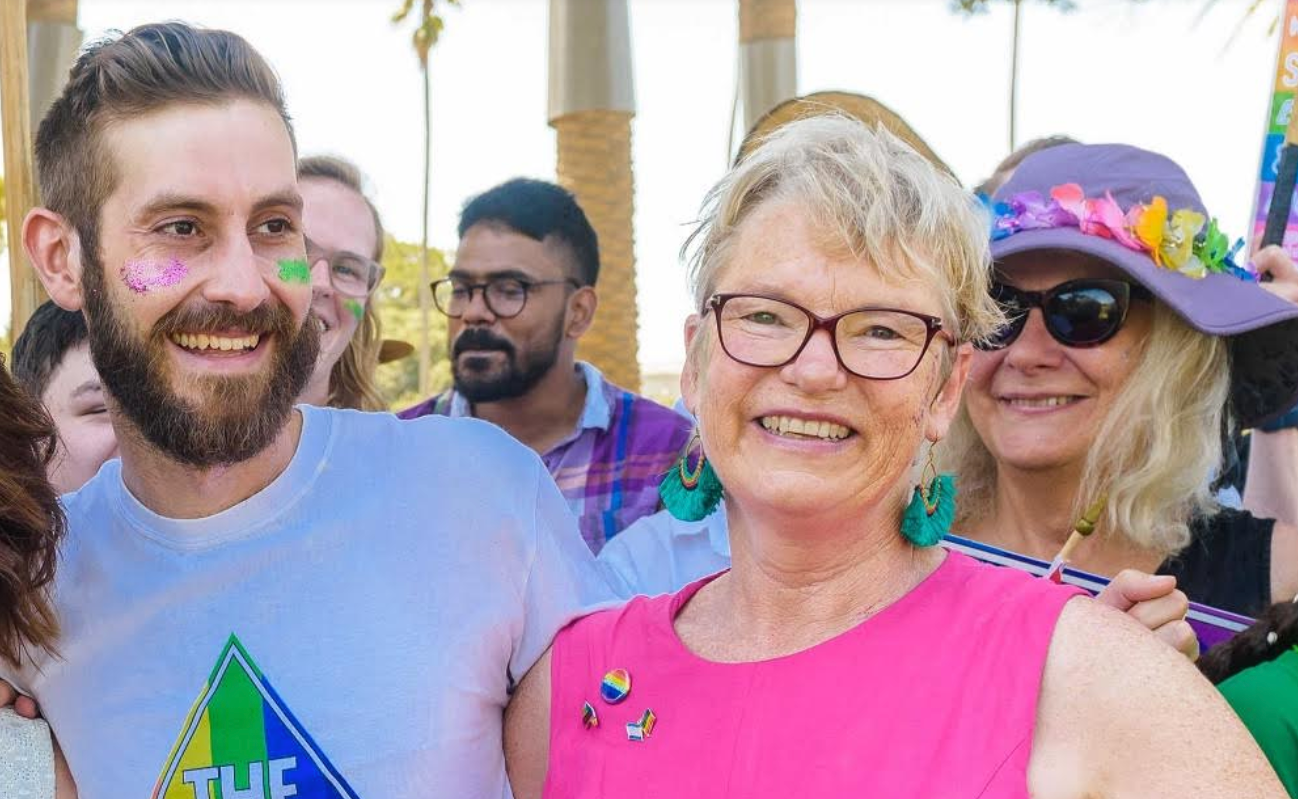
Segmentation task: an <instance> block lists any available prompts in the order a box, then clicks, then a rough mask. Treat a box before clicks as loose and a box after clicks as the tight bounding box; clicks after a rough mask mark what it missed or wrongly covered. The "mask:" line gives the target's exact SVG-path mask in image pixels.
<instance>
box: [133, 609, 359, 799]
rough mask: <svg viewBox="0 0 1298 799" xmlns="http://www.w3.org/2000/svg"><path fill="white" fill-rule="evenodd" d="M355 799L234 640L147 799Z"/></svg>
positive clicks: (212, 675)
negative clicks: (151, 794) (149, 797)
mask: <svg viewBox="0 0 1298 799" xmlns="http://www.w3.org/2000/svg"><path fill="white" fill-rule="evenodd" d="M287 797H294V799H357V797H356V794H355V792H353V791H352V789H351V787H350V786H349V785H348V784H347V781H346V780H344V779H343V778H342V776H341V775H340V774H339V773H338V772H337V771H336V770H334V767H333V766H332V765H330V763H329V760H328V759H327V758H326V757H325V756H324V753H323V752H321V751H320V747H318V746H316V743H315V741H313V740H311V736H310V735H308V734H307V732H306V730H305V729H303V728H302V725H301V724H299V723H298V720H297V719H296V718H294V717H293V713H292V712H291V711H290V710H289V709H288V705H286V704H284V700H282V699H281V698H280V697H279V694H277V693H275V689H274V688H272V687H271V685H270V681H269V680H267V679H266V676H265V675H264V674H262V673H261V670H260V669H258V668H257V665H256V664H255V663H253V661H252V658H251V657H249V656H248V652H247V650H245V649H244V648H243V644H241V643H240V642H239V639H238V637H237V636H235V635H231V636H230V640H229V641H227V642H226V644H225V648H224V649H223V650H221V656H220V657H219V658H217V661H216V667H215V668H214V669H212V674H211V675H210V676H209V677H208V678H207V684H206V685H204V686H203V690H202V692H201V693H200V694H199V696H198V700H197V701H195V702H194V706H193V708H191V709H190V711H189V716H188V717H187V718H186V719H185V725H184V727H183V728H182V729H181V731H180V737H179V738H178V739H177V740H176V744H175V746H174V747H172V750H171V754H170V755H169V756H168V757H167V764H166V766H164V767H163V769H162V774H161V776H159V777H158V782H157V785H156V786H154V789H153V799H287Z"/></svg>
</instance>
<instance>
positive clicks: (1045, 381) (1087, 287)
mask: <svg viewBox="0 0 1298 799" xmlns="http://www.w3.org/2000/svg"><path fill="white" fill-rule="evenodd" d="M992 204H993V221H992V243H991V252H992V258H993V260H994V261H995V264H996V276H995V278H994V283H993V289H992V290H993V294H994V296H995V297H996V298H997V300H998V301H999V303H1000V304H1001V306H1002V308H1003V309H1004V310H1005V311H1006V313H1007V315H1008V316H1009V318H1010V323H1009V324H1008V325H1006V326H1005V327H1004V328H1002V329H1001V330H1000V331H999V332H998V333H997V334H995V335H994V336H992V337H991V338H990V339H988V340H986V341H984V342H981V343H980V344H979V351H978V352H977V354H976V355H975V356H974V362H973V368H972V371H971V374H970V379H969V384H968V386H967V388H966V391H965V401H964V406H963V409H962V412H961V414H960V416H959V417H958V418H957V420H956V423H955V426H954V428H953V431H952V437H951V440H952V443H951V445H950V446H949V447H948V448H947V451H946V453H945V458H944V459H945V460H946V461H947V463H948V465H950V466H952V467H953V471H955V472H956V473H957V474H958V475H959V485H960V503H959V515H958V518H957V521H956V524H955V530H956V531H957V532H959V533H960V534H961V535H967V536H969V537H971V538H975V539H978V540H980V541H985V542H988V543H991V544H995V545H997V546H1000V547H1004V548H1006V549H1010V550H1014V551H1016V552H1022V553H1025V554H1028V555H1034V556H1037V557H1040V558H1043V559H1047V560H1048V559H1050V558H1052V557H1053V556H1054V555H1055V554H1056V553H1057V552H1058V551H1059V550H1060V549H1061V545H1062V544H1063V543H1064V541H1065V539H1066V538H1068V536H1069V535H1070V533H1071V532H1072V530H1073V527H1074V520H1076V519H1078V518H1079V517H1080V516H1081V515H1082V514H1083V512H1084V510H1085V509H1087V508H1094V509H1095V510H1097V511H1099V514H1098V524H1096V525H1095V528H1096V531H1095V532H1094V534H1093V535H1090V536H1089V537H1088V538H1087V539H1086V540H1085V541H1083V542H1082V543H1081V545H1080V546H1078V547H1077V548H1076V550H1075V552H1074V553H1073V555H1072V558H1071V562H1072V563H1073V564H1074V565H1075V566H1077V567H1078V568H1080V569H1083V570H1085V571H1090V572H1094V573H1098V574H1103V575H1112V574H1115V573H1117V572H1118V571H1119V570H1121V569H1126V568H1134V569H1139V570H1141V571H1146V572H1158V573H1161V574H1171V575H1175V576H1176V578H1177V581H1178V587H1179V588H1180V589H1181V590H1182V591H1183V592H1184V593H1185V594H1187V595H1188V596H1189V598H1190V599H1191V600H1194V601H1196V602H1201V603H1205V604H1208V605H1213V606H1216V607H1220V608H1224V609H1227V610H1233V611H1237V612H1240V613H1245V614H1256V613H1258V612H1260V611H1261V610H1263V609H1264V608H1266V607H1267V606H1268V605H1270V604H1271V602H1272V598H1273V597H1274V598H1275V600H1276V601H1278V600H1279V599H1282V598H1283V599H1288V598H1292V597H1293V595H1294V594H1295V592H1298V530H1294V529H1292V528H1290V527H1289V526H1288V525H1285V524H1281V523H1275V522H1272V521H1270V520H1261V519H1255V518H1253V517H1252V516H1250V515H1249V514H1247V513H1244V512H1240V511H1232V510H1225V509H1221V508H1219V507H1218V506H1217V505H1216V504H1215V503H1214V501H1213V498H1212V494H1211V492H1210V491H1209V482H1208V481H1209V475H1210V474H1212V473H1214V472H1215V470H1216V469H1218V468H1219V465H1220V463H1221V460H1222V437H1223V431H1225V430H1227V429H1228V427H1227V425H1228V423H1229V422H1231V421H1234V422H1237V423H1239V424H1242V425H1243V426H1245V427H1251V426H1254V425H1257V424H1260V423H1264V422H1266V421H1267V420H1268V419H1271V418H1274V417H1276V416H1279V415H1280V414H1282V413H1284V412H1285V411H1287V410H1288V409H1289V408H1292V407H1293V406H1294V404H1295V400H1296V399H1298V305H1295V304H1294V303H1293V302H1292V301H1291V300H1292V298H1293V295H1294V294H1295V285H1296V284H1298V270H1295V267H1294V264H1293V263H1292V262H1291V261H1290V260H1289V259H1288V258H1287V257H1285V256H1284V255H1283V253H1282V252H1281V251H1280V250H1279V249H1278V248H1270V249H1268V250H1265V251H1263V252H1262V253H1261V254H1259V257H1258V258H1257V260H1256V262H1255V264H1254V265H1253V266H1252V267H1251V268H1250V267H1248V266H1244V265H1242V264H1241V263H1240V262H1239V261H1238V260H1237V259H1236V252H1235V250H1236V249H1237V248H1232V246H1231V244H1230V242H1229V240H1228V239H1227V238H1226V236H1225V234H1223V233H1222V232H1221V231H1220V230H1219V229H1218V227H1217V222H1216V220H1215V219H1211V218H1210V217H1209V216H1208V213H1207V211H1206V210H1205V209H1204V207H1203V203H1202V202H1201V201H1200V199H1199V195H1198V193H1197V192H1196V191H1195V188H1194V186H1193V184H1191V182H1190V179H1189V178H1188V177H1187V176H1186V174H1185V172H1183V171H1182V170H1181V168H1180V167H1178V166H1177V165H1176V164H1175V163H1173V162H1172V161H1171V160H1169V159H1168V158H1166V157H1164V156H1161V155H1158V154H1156V153H1151V152H1147V151H1145V150H1140V149H1137V148H1135V147H1128V146H1124V145H1080V144H1071V145H1063V146H1058V147H1053V148H1050V149H1048V150H1044V151H1041V152H1038V153H1035V154H1033V155H1031V156H1029V157H1028V158H1027V159H1025V160H1024V161H1023V163H1022V164H1021V165H1020V166H1019V168H1018V169H1017V170H1016V171H1015V173H1014V175H1013V176H1012V177H1011V179H1010V180H1009V181H1008V182H1007V183H1006V184H1005V185H1004V186H1002V187H1001V188H1000V189H999V190H998V191H997V192H996V195H995V196H994V198H993V199H992ZM1258 270H1260V271H1262V272H1263V273H1268V272H1269V273H1271V275H1272V276H1273V277H1274V278H1276V279H1275V281H1274V282H1259V275H1258ZM1227 414H1230V416H1232V417H1233V419H1224V418H1223V417H1224V416H1226V415H1227ZM1151 626H1156V625H1151ZM1181 626H1182V627H1184V631H1183V635H1184V637H1186V638H1187V639H1190V640H1192V637H1191V632H1190V630H1189V628H1188V626H1187V625H1181Z"/></svg>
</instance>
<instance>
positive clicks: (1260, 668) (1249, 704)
mask: <svg viewBox="0 0 1298 799" xmlns="http://www.w3.org/2000/svg"><path fill="white" fill-rule="evenodd" d="M1199 671H1201V672H1203V675H1204V676H1205V677H1207V678H1208V679H1209V680H1212V682H1213V683H1214V684H1216V686H1217V687H1218V689H1220V690H1221V693H1222V695H1223V696H1225V697H1226V701H1227V702H1230V706H1231V707H1232V708H1234V709H1235V712H1236V713H1238V714H1239V717H1240V719H1242V720H1243V721H1244V726H1246V727H1248V729H1249V732H1251V733H1253V737H1254V738H1255V739H1256V740H1257V743H1258V746H1260V747H1262V751H1263V752H1264V753H1265V754H1266V756H1267V759H1268V760H1270V761H1271V765H1272V766H1274V767H1275V771H1276V774H1278V775H1280V782H1282V783H1284V787H1285V790H1287V791H1289V795H1290V796H1292V797H1295V799H1298V598H1295V600H1294V601H1291V602H1278V603H1276V604H1274V605H1272V606H1271V607H1269V608H1267V610H1266V611H1265V612H1264V613H1262V614H1261V615H1260V616H1258V618H1257V621H1256V622H1255V623H1254V624H1253V626H1252V627H1249V628H1248V629H1247V630H1245V631H1244V632H1242V633H1240V634H1239V635H1237V636H1235V637H1234V638H1232V639H1231V640H1230V641H1228V642H1226V643H1224V644H1221V645H1219V646H1215V647H1213V648H1212V649H1209V650H1208V651H1207V652H1206V653H1204V655H1203V657H1202V658H1201V659H1200V660H1199Z"/></svg>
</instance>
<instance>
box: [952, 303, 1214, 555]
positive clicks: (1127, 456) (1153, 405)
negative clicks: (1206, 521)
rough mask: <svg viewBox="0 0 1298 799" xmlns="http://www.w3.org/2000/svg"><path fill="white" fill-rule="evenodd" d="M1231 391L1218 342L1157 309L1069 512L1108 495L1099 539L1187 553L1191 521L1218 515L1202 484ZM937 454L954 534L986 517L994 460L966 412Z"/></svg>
mask: <svg viewBox="0 0 1298 799" xmlns="http://www.w3.org/2000/svg"><path fill="white" fill-rule="evenodd" d="M1229 393H1230V361H1229V355H1228V354H1227V347H1226V343H1225V341H1224V340H1223V339H1221V338H1218V337H1216V336H1209V335H1207V334H1204V333H1200V332H1199V331H1197V330H1195V329H1194V328H1192V327H1190V326H1189V325H1187V324H1186V323H1185V322H1184V321H1182V320H1181V318H1180V317H1178V316H1177V315H1176V314H1175V313H1174V312H1173V311H1172V310H1171V309H1170V308H1168V307H1167V306H1166V305H1164V304H1163V303H1161V302H1157V303H1155V305H1154V323H1153V327H1152V329H1151V331H1150V334H1149V337H1148V339H1146V341H1145V345H1144V350H1143V352H1142V353H1141V354H1140V356H1139V361H1138V363H1137V364H1136V366H1135V367H1134V368H1133V369H1132V370H1131V376H1130V378H1128V380H1127V383H1126V385H1125V386H1123V387H1122V389H1121V390H1120V391H1119V393H1118V395H1117V396H1116V397H1115V398H1114V401H1113V406H1112V407H1111V408H1110V409H1109V412H1108V415H1107V417H1106V418H1105V419H1104V421H1103V422H1102V423H1101V424H1100V427H1099V429H1098V430H1096V431H1095V434H1094V437H1093V439H1092V441H1093V443H1092V444H1091V448H1090V450H1089V452H1088V453H1087V457H1086V464H1085V467H1084V469H1083V472H1082V481H1081V488H1080V490H1079V491H1078V494H1077V496H1076V497H1075V498H1074V501H1073V515H1074V516H1075V517H1077V516H1080V515H1081V514H1082V512H1083V511H1084V510H1085V508H1086V507H1087V506H1088V505H1090V504H1091V503H1092V502H1094V501H1095V499H1096V498H1098V497H1100V496H1101V495H1107V496H1108V503H1107V505H1106V507H1105V511H1104V515H1103V516H1102V517H1101V521H1100V524H1099V525H1098V527H1097V535H1105V536H1112V535H1121V536H1123V537H1125V538H1126V539H1127V540H1128V541H1130V542H1131V543H1134V544H1136V545H1137V546H1139V547H1141V548H1144V549H1147V550H1150V551H1154V552H1157V553H1159V554H1161V555H1162V556H1163V557H1164V558H1166V557H1169V556H1171V555H1174V554H1176V553H1177V552H1180V551H1181V550H1182V549H1184V548H1185V547H1186V546H1187V545H1188V544H1189V543H1190V530H1189V526H1188V522H1189V521H1190V520H1191V519H1192V518H1193V517H1194V516H1196V515H1200V514H1208V513H1211V512H1213V511H1214V510H1216V503H1215V502H1214V500H1213V497H1212V494H1211V491H1210V490H1209V487H1208V480H1209V476H1210V475H1211V474H1212V473H1213V470H1214V469H1216V468H1217V467H1218V466H1219V465H1220V463H1221V430H1222V415H1223V414H1224V413H1225V410H1224V408H1225V407H1226V401H1227V397H1228V396H1229ZM943 449H944V450H945V451H944V452H942V453H941V455H942V459H943V461H944V463H943V465H944V467H945V468H947V469H949V470H950V471H953V472H955V474H956V475H957V477H958V480H959V487H960V499H959V502H958V503H957V505H958V508H959V512H958V515H957V518H956V523H955V531H956V532H957V533H958V532H959V531H960V530H961V529H962V528H967V527H969V526H971V525H974V524H977V523H978V522H979V521H981V520H983V519H985V518H986V517H987V516H988V515H989V514H990V513H991V512H992V510H993V508H992V506H993V503H994V501H995V492H996V474H997V467H996V459H995V458H994V457H992V454H991V452H990V451H988V449H987V446H986V445H985V444H984V443H983V441H982V439H981V438H980V437H979V436H978V431H977V430H976V429H975V428H974V426H973V422H972V420H971V419H970V418H969V414H968V411H967V409H966V408H965V407H962V408H961V410H960V414H959V416H957V418H956V421H955V424H954V425H952V428H951V432H950V434H949V436H948V438H947V445H946V446H945V447H943ZM1061 532H1067V531H1061Z"/></svg>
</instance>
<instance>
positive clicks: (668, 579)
mask: <svg viewBox="0 0 1298 799" xmlns="http://www.w3.org/2000/svg"><path fill="white" fill-rule="evenodd" d="M599 565H600V567H601V568H602V569H604V573H605V574H606V575H607V577H608V581H609V583H610V584H612V585H613V587H614V588H615V589H616V590H617V592H618V593H619V594H621V595H622V596H623V597H626V598H628V599H629V598H630V597H633V596H635V595H637V594H644V595H647V596H655V595H657V594H671V593H675V592H676V591H679V590H680V589H681V588H684V587H685V586H686V585H689V584H690V583H692V582H694V581H695V580H698V579H699V578H701V577H707V576H708V575H710V574H716V573H717V572H719V571H723V570H725V569H729V568H730V537H729V533H728V529H727V527H726V506H725V503H724V502H723V503H722V504H720V505H718V506H717V509H716V510H715V511H713V512H712V513H711V514H710V515H709V516H707V517H706V518H704V519H703V520H702V521H697V522H683V521H681V520H680V519H677V518H676V517H674V516H672V515H671V512H670V511H665V510H661V511H658V512H657V513H655V514H653V515H652V516H644V517H641V518H639V519H636V520H635V521H634V522H632V523H631V524H630V525H628V526H627V528H626V529H625V530H623V531H622V532H620V533H618V534H617V535H616V536H614V537H613V539H612V540H610V541H609V542H608V543H607V544H605V545H604V548H603V549H601V550H600V552H599Z"/></svg>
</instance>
